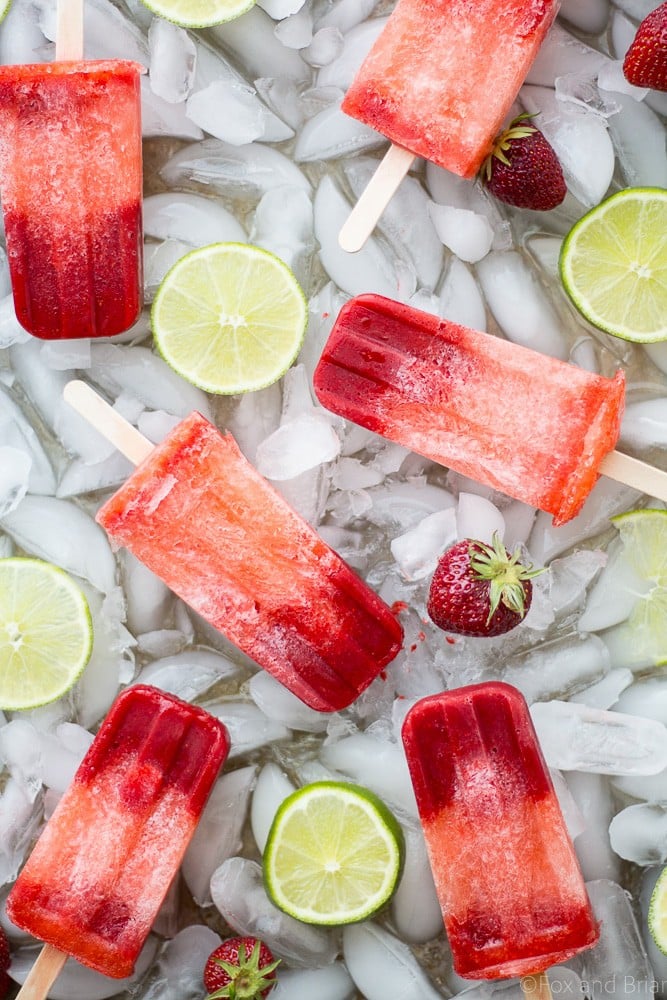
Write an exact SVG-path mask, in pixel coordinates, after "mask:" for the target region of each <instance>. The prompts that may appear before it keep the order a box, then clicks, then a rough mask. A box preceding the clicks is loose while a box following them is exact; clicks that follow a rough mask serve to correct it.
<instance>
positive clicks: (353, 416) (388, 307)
mask: <svg viewBox="0 0 667 1000" xmlns="http://www.w3.org/2000/svg"><path fill="white" fill-rule="evenodd" d="M314 386H315V392H316V394H317V396H318V398H319V400H320V402H321V403H322V404H323V405H324V406H326V407H327V408H328V409H329V410H332V411H333V412H334V413H338V414H340V415H341V416H343V417H346V418H347V419H348V420H353V421H355V422H356V423H358V424H361V425H362V426H363V427H367V428H369V429H370V430H372V431H376V432H377V433H378V434H382V435H384V436H385V437H387V438H389V439H390V440H392V441H396V442H398V443H399V444H402V445H404V446H405V447H407V448H410V449H412V450H413V451H416V452H419V453H420V454H422V455H425V456H426V457H427V458H431V459H433V460H434V461H436V462H440V463H442V464H443V465H445V466H447V467H448V468H451V469H454V470H456V471H457V472H460V473H463V475H466V476H469V477H470V478H471V479H475V480H477V482H480V483H485V484H486V485H487V486H491V487H493V488H494V489H498V490H500V491H501V492H503V493H506V494H508V495H509V496H511V497H515V498H516V499H518V500H523V501H524V502H525V503H527V504H530V505H531V506H534V507H539V508H540V509H542V510H545V511H548V512H549V513H551V514H553V516H554V523H555V524H562V523H563V522H564V521H567V520H569V519H570V518H572V517H574V515H575V514H577V513H578V511H579V510H580V509H581V506H582V504H583V503H584V501H585V499H586V497H587V496H588V494H589V492H590V490H591V489H592V488H593V486H594V485H595V482H596V480H597V477H598V469H599V466H600V462H601V461H602V459H603V458H604V456H605V455H606V454H607V453H608V452H610V451H612V450H613V448H614V446H615V444H616V440H617V438H618V435H619V430H620V421H621V415H622V412H623V405H624V375H623V372H622V371H619V372H617V374H616V376H615V377H614V378H613V379H609V378H604V377H602V376H600V375H596V374H592V373H591V372H587V371H584V370H583V369H581V368H577V367H576V366H575V365H570V364H567V363H566V362H563V361H558V360H556V359H555V358H550V357H547V356H545V355H543V354H538V353H537V352H536V351H531V350H529V349H528V348H525V347H521V346H519V345H517V344H513V343H510V342H509V341H506V340H503V339H501V338H500V337H494V336H491V335H489V334H486V333H480V332H479V331H476V330H469V329H467V328H466V327H462V326H458V325H457V324H455V323H450V322H448V321H447V320H442V319H440V318H439V317H437V316H433V315H431V314H430V313H424V312H421V311H419V310H417V309H413V308H412V307H410V306H406V305H403V304H401V303H399V302H394V301H392V300H391V299H385V298H383V297H381V296H379V295H361V296H358V297H357V298H355V299H352V300H351V301H350V302H348V303H347V304H346V305H345V306H343V308H342V310H341V312H340V314H339V316H338V318H337V320H336V323H335V324H334V327H333V330H332V331H331V335H330V337H329V340H328V342H327V344H326V347H325V349H324V351H323V353H322V357H321V358H320V362H319V364H318V366H317V369H316V371H315V376H314Z"/></svg>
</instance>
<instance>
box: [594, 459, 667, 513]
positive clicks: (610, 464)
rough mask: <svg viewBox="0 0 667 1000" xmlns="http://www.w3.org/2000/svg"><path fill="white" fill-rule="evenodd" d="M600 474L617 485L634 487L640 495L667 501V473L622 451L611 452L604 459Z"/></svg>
mask: <svg viewBox="0 0 667 1000" xmlns="http://www.w3.org/2000/svg"><path fill="white" fill-rule="evenodd" d="M600 472H601V473H602V475H603V476H608V477H609V478H610V479H615V480H616V482H617V483H624V484H625V485H626V486H633V487H634V488H635V489H636V490H639V491H640V493H646V494H648V496H650V497H656V498H657V499H658V500H665V501H667V472H665V471H664V470H663V469H656V468H655V466H654V465H648V464H647V463H646V462H642V461H640V459H638V458H632V456H631V455H624V454H623V452H621V451H611V452H610V453H609V454H608V455H605V457H604V458H603V459H602V462H601V464H600Z"/></svg>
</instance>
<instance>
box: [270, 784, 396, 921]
mask: <svg viewBox="0 0 667 1000" xmlns="http://www.w3.org/2000/svg"><path fill="white" fill-rule="evenodd" d="M403 855H404V842H403V833H402V831H401V828H400V826H399V824H398V822H397V821H396V819H395V817H394V816H393V814H392V813H391V812H390V810H389V809H388V808H387V806H386V805H385V804H384V803H383V802H382V801H381V800H380V799H379V798H378V797H377V796H376V795H374V794H373V793H372V792H370V791H368V790H367V789H365V788H360V787H359V786H357V785H351V784H346V783H344V782H335V781H320V782H315V783H313V784H311V785H306V786H305V787H304V788H301V789H298V790H297V791H296V792H294V793H293V794H292V795H290V796H289V797H288V798H287V799H286V800H285V801H284V802H283V803H282V805H281V806H280V808H279V809H278V812H277V813H276V817H275V819H274V821H273V825H272V827H271V830H270V831H269V836H268V840H267V844H266V848H265V851H264V882H265V885H266V888H267V892H268V894H269V896H270V897H271V899H272V900H273V902H274V903H275V905H276V906H278V907H279V908H280V909H281V910H284V911H285V912H286V913H288V914H289V915H290V916H292V917H295V918H296V919H297V920H301V921H303V922H304V923H310V924H320V925H325V926H338V925H342V924H349V923H355V922H357V921H359V920H365V919H367V918H368V917H370V916H372V915H373V914H374V913H376V912H377V911H378V910H379V909H381V908H382V907H383V906H384V905H385V904H386V903H387V902H388V900H389V899H390V897H391V895H392V894H393V892H394V890H395V888H396V886H397V884H398V879H399V877H400V874H401V870H402V865H403Z"/></svg>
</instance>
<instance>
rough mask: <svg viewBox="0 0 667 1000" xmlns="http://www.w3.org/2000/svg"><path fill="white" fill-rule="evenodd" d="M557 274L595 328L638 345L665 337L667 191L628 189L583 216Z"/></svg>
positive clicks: (572, 232) (568, 240) (567, 242)
mask: <svg viewBox="0 0 667 1000" xmlns="http://www.w3.org/2000/svg"><path fill="white" fill-rule="evenodd" d="M560 275H561V279H562V281H563V285H564V287H565V291H566V292H567V294H568V295H569V296H570V298H571V299H572V302H573V303H574V305H575V306H576V307H577V309H578V310H579V312H581V313H582V315H583V316H585V317H586V319H587V320H589V321H590V322H591V323H592V324H593V325H594V326H597V327H599V328H600V329H601V330H606V332H607V333H612V334H613V335H614V336H615V337H622V338H623V339H624V340H632V341H634V342H635V343H639V344H650V343H653V342H654V341H656V340H667V191H666V190H664V189H662V188H627V189H626V190H625V191H619V192H618V194H614V195H612V196H611V198H607V199H606V201H603V202H602V203H601V204H600V205H598V206H597V207H596V208H593V209H592V210H591V211H590V212H588V213H587V214H586V215H584V217H583V218H582V219H580V220H579V222H577V223H576V225H575V226H574V227H573V228H572V229H571V230H570V233H569V234H568V236H567V237H566V239H565V242H564V243H563V248H562V250H561V255H560Z"/></svg>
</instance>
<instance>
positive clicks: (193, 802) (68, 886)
mask: <svg viewBox="0 0 667 1000" xmlns="http://www.w3.org/2000/svg"><path fill="white" fill-rule="evenodd" d="M228 749H229V740H228V737H227V733H226V730H225V727H224V726H223V725H222V723H220V722H219V721H218V720H217V719H215V718H213V716H211V715H209V714H208V712H204V711H203V710H202V709H200V708H197V707H196V706H193V705H188V704H185V703H184V702H181V701H179V700H178V699H177V698H174V697H173V696H172V695H168V694H165V693H163V692H162V691H158V690H157V689H156V688H151V687H146V686H144V685H136V686H134V687H130V688H127V689H126V690H125V691H124V692H123V693H122V694H121V695H119V697H118V698H117V699H116V701H115V702H114V704H113V706H112V708H111V710H110V712H109V714H108V715H107V717H106V719H105V720H104V722H103V723H102V726H101V728H100V730H99V732H98V734H97V736H96V737H95V740H94V742H93V744H92V745H91V747H90V750H89V751H88V753H87V754H86V756H85V757H84V759H83V761H82V763H81V766H80V767H79V769H78V771H77V773H76V775H75V777H74V780H73V782H72V784H71V785H70V787H69V788H68V790H67V791H66V792H65V794H64V795H63V797H62V799H61V800H60V802H59V803H58V806H57V808H56V810H55V812H54V813H53V815H52V817H51V819H50V820H49V822H48V824H47V826H46V827H45V829H44V832H43V833H42V835H41V837H40V838H39V840H38V841H37V845H36V846H35V848H34V850H33V852H32V854H31V855H30V857H29V858H28V861H27V863H26V865H25V867H24V868H23V870H22V872H21V874H20V875H19V878H18V881H17V882H16V884H15V885H14V888H13V889H12V891H11V893H10V895H9V898H8V900H7V912H8V913H9V915H10V917H11V919H12V920H13V921H14V923H15V924H17V926H19V927H21V928H23V930H26V931H28V932H29V933H30V934H33V935H34V936H35V937H36V938H39V939H40V940H41V941H46V942H47V943H48V944H51V945H54V946H55V947H56V948H58V949H60V951H64V952H66V954H68V955H71V956H73V957H74V958H76V959H77V960H78V961H79V962H82V963H83V964H84V965H88V966H90V967H91V968H93V969H97V970H98V971H99V972H102V973H104V975H107V976H113V977H116V978H122V977H124V976H128V975H130V974H131V972H132V969H133V968H134V963H135V961H136V959H137V956H138V954H139V952H140V950H141V948H142V946H143V944H144V941H145V940H146V937H147V935H148V933H149V931H150V929H151V927H152V925H153V921H154V920H155V917H156V915H157V912H158V910H159V908H160V905H161V903H162V901H163V899H164V897H165V895H166V893H167V890H168V889H169V886H170V884H171V881H172V879H173V877H174V875H175V874H176V872H177V870H178V867H179V865H180V862H181V859H182V857H183V854H184V853H185V849H186V847H187V845H188V842H189V841H190V838H191V837H192V834H193V833H194V830H195V827H196V825H197V823H198V821H199V817H200V816H201V813H202V810H203V808H204V805H205V803H206V799H207V797H208V794H209V792H210V790H211V788H212V786H213V783H214V782H215V780H216V778H217V776H218V772H219V770H220V767H221V766H222V764H223V762H224V760H225V757H226V756H227V752H228Z"/></svg>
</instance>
